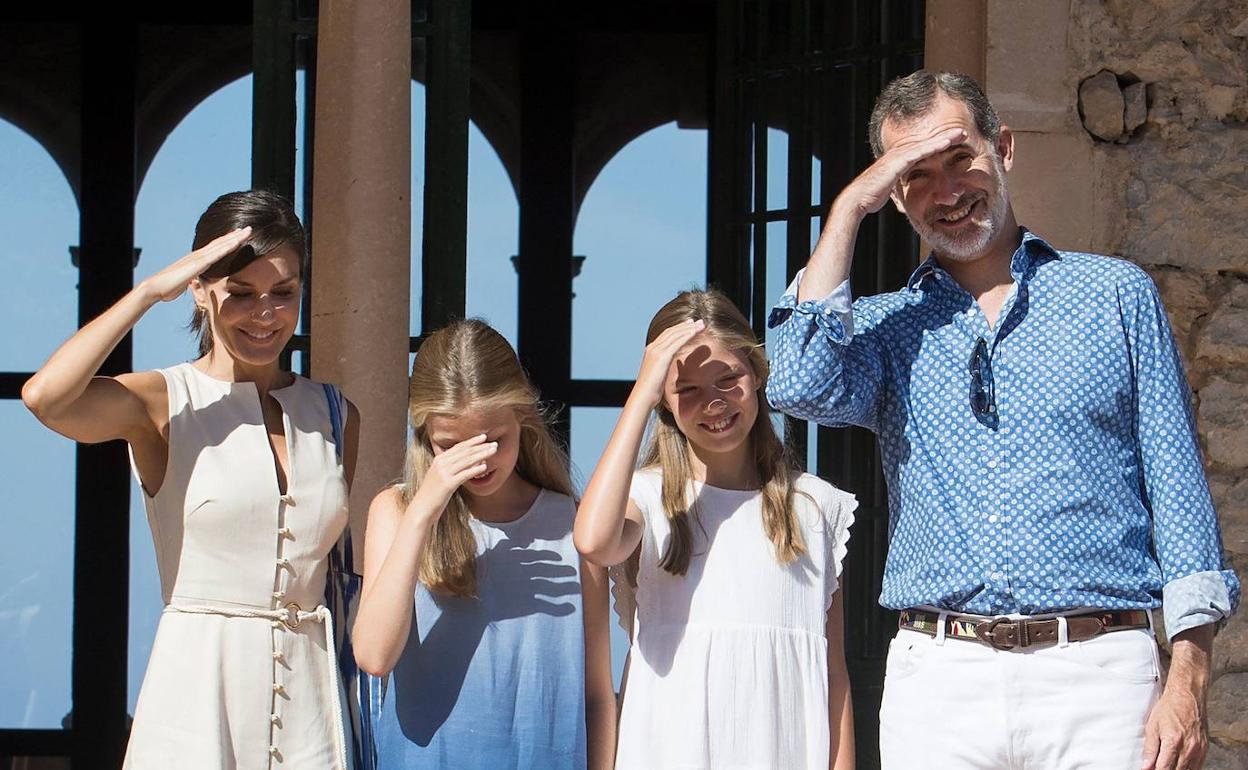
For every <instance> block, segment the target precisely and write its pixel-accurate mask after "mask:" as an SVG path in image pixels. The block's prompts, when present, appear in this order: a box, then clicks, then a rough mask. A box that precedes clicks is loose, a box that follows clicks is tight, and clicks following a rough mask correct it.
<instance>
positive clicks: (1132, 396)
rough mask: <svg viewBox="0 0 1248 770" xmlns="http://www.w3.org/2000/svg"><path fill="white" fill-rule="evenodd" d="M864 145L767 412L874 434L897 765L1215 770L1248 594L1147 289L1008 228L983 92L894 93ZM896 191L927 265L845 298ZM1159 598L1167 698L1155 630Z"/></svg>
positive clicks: (788, 327) (777, 321)
mask: <svg viewBox="0 0 1248 770" xmlns="http://www.w3.org/2000/svg"><path fill="white" fill-rule="evenodd" d="M870 134H871V143H872V149H873V150H874V153H875V156H876V161H875V163H874V164H873V165H871V167H870V168H868V169H867V170H866V171H864V172H863V173H862V174H861V175H860V176H859V177H858V178H856V179H855V180H854V181H853V182H851V183H850V185H849V186H848V187H846V188H845V189H844V190H843V191H842V192H841V194H840V195H839V196H838V197H837V199H836V201H835V203H833V205H832V208H831V211H830V212H829V215H828V218H827V221H826V224H825V227H824V229H823V232H822V234H821V236H820V239H819V242H818V244H817V245H816V247H815V250H814V253H813V254H812V255H811V258H810V261H809V263H808V264H807V266H806V269H805V270H803V271H802V272H801V273H799V274H798V276H797V277H796V278H795V279H794V282H793V284H792V286H790V288H789V290H788V292H787V293H786V294H785V295H784V297H783V298H782V299H781V300H780V302H779V304H778V305H777V307H776V309H775V310H774V311H773V313H772V318H771V325H772V326H778V327H779V331H778V337H777V342H776V349H775V350H774V351H773V359H772V377H771V382H770V384H769V386H768V396H769V397H770V399H771V401H772V403H773V404H774V405H775V406H776V407H777V408H779V409H782V410H784V411H785V412H788V413H789V414H792V415H795V416H797V417H801V418H804V419H809V420H815V421H818V422H819V423H820V424H823V425H830V426H841V425H861V426H864V427H867V428H870V429H871V430H873V431H875V432H876V434H877V435H878V436H879V440H880V446H881V451H882V454H883V459H884V466H885V472H886V475H887V479H888V488H889V513H890V535H891V542H890V547H889V554H888V561H887V564H886V567H885V574H884V587H883V593H882V595H881V597H880V602H881V603H882V604H883V605H884V606H886V607H891V608H894V609H897V610H901V611H902V612H901V629H900V630H899V631H898V634H897V637H896V639H894V641H893V643H892V645H891V647H890V649H889V657H888V663H887V675H886V678H885V685H884V700H883V706H882V708H881V713H880V720H881V724H880V748H881V755H882V759H883V763H884V766H885V767H886V768H901V767H910V766H912V765H913V763H915V762H916V761H917V762H920V763H922V764H923V765H925V766H931V767H939V768H942V769H944V768H971V767H973V768H1046V769H1048V768H1053V769H1055V770H1056V769H1058V768H1069V767H1096V768H1130V769H1131V770H1134V769H1135V768H1139V767H1147V768H1154V767H1156V768H1161V769H1162V770H1177V769H1178V768H1183V769H1185V770H1190V769H1191V768H1197V767H1199V766H1200V764H1201V763H1202V761H1203V757H1204V753H1205V748H1206V735H1205V695H1206V690H1207V687H1208V681H1209V656H1210V647H1211V644H1212V639H1213V633H1214V628H1215V625H1216V624H1218V623H1220V622H1221V621H1223V620H1224V619H1225V618H1226V617H1228V616H1229V615H1230V614H1231V613H1232V612H1233V611H1234V610H1235V607H1236V605H1237V604H1238V599H1239V582H1238V580H1237V579H1236V577H1235V575H1234V573H1233V572H1231V571H1229V570H1224V569H1222V561H1221V542H1220V535H1219V532H1218V525H1217V518H1216V516H1215V514H1214V511H1213V507H1212V503H1211V501H1210V497H1209V490H1208V485H1207V483H1206V481H1205V477H1204V472H1203V466H1202V464H1201V459H1200V452H1199V448H1198V446H1197V443H1196V438H1195V431H1194V425H1193V421H1192V416H1191V410H1190V405H1189V398H1188V390H1187V383H1186V380H1185V378H1184V375H1183V371H1182V366H1181V363H1180V361H1179V357H1178V353H1177V351H1176V349H1175V345H1174V341H1173V338H1172V336H1171V333H1170V327H1169V323H1168V321H1167V319H1166V316H1165V313H1164V310H1163V308H1162V305H1161V302H1160V300H1159V299H1158V297H1157V292H1156V289H1155V287H1154V286H1153V283H1152V281H1151V280H1150V279H1149V278H1148V276H1147V275H1146V274H1145V273H1144V272H1143V271H1142V270H1140V269H1139V268H1137V267H1135V266H1133V265H1131V264H1130V263H1127V262H1125V261H1122V260H1117V259H1111V258H1109V257H1101V256H1096V255H1091V254H1081V253H1073V252H1065V251H1058V250H1057V249H1055V248H1053V247H1052V246H1050V245H1049V244H1048V243H1047V242H1046V241H1044V240H1043V239H1041V238H1040V237H1038V236H1036V235H1034V234H1032V233H1030V232H1028V231H1027V230H1025V229H1023V228H1020V227H1019V226H1018V224H1017V222H1016V221H1015V218H1014V211H1013V209H1012V207H1011V206H1010V200H1009V196H1008V194H1007V191H1006V179H1005V175H1006V172H1007V171H1009V170H1010V168H1011V166H1012V165H1013V163H1014V141H1013V136H1012V135H1011V133H1010V130H1009V128H1007V127H1005V126H1002V125H1000V123H999V121H998V119H997V116H996V113H995V112H994V111H993V109H992V106H991V105H990V104H989V103H988V100H987V98H986V97H985V96H984V94H983V92H982V91H981V90H980V88H979V86H978V85H977V84H976V83H975V81H974V80H972V79H970V78H968V77H966V76H964V75H957V74H951V73H934V72H927V71H920V72H916V73H914V74H913V75H910V76H907V77H904V78H899V79H898V80H895V81H893V82H892V83H890V84H889V85H888V87H887V88H886V89H885V90H884V92H883V93H882V94H881V95H880V97H879V100H878V101H877V103H876V106H875V110H874V112H873V114H872V117H871V126H870ZM890 198H891V199H892V201H893V203H894V204H895V205H896V206H897V208H898V209H899V210H900V211H902V212H903V213H904V214H905V215H906V216H907V218H908V219H909V220H910V223H911V225H912V226H913V227H914V229H915V231H916V232H917V233H918V234H919V235H920V236H921V237H922V238H923V240H924V241H926V242H927V243H929V244H931V246H932V248H933V252H932V255H931V256H929V257H928V258H927V260H926V261H925V262H923V264H922V265H920V266H919V268H918V269H917V270H916V271H915V272H914V274H913V276H912V277H911V278H910V280H909V282H908V283H907V285H906V287H905V288H904V289H902V290H900V291H897V292H893V293H891V294H884V295H879V296H875V297H867V298H864V299H858V300H857V301H852V304H851V297H850V290H849V285H848V277H849V274H850V262H851V257H852V253H853V246H854V241H855V239H856V237H857V233H858V228H859V226H860V224H861V222H862V220H863V218H864V217H865V216H866V215H868V214H870V213H874V212H876V211H879V210H880V209H881V208H882V207H883V206H884V205H885V204H886V203H887V201H888V200H889V199H890ZM1163 605H1164V617H1165V626H1166V630H1167V633H1168V634H1169V636H1170V638H1171V640H1172V643H1173V657H1172V661H1171V665H1170V670H1169V675H1168V680H1167V682H1166V685H1165V688H1164V691H1162V689H1161V686H1160V684H1159V683H1158V680H1159V670H1158V662H1157V649H1156V644H1155V642H1154V638H1153V635H1152V634H1153V632H1152V629H1151V622H1150V621H1151V615H1150V613H1149V612H1148V610H1149V609H1152V608H1154V607H1157V606H1163Z"/></svg>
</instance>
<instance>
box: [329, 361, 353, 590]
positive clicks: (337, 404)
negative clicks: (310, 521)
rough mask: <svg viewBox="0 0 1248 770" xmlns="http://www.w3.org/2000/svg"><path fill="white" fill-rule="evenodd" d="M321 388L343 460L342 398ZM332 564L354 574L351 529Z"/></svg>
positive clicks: (334, 553) (332, 555)
mask: <svg viewBox="0 0 1248 770" xmlns="http://www.w3.org/2000/svg"><path fill="white" fill-rule="evenodd" d="M321 387H322V388H324V389H325V400H326V401H328V402H329V425H330V430H331V431H332V432H333V437H334V451H335V452H336V453H337V454H338V459H339V460H341V459H342V447H343V442H344V441H345V439H344V437H343V432H344V431H343V423H344V422H345V420H344V419H343V416H342V397H341V396H339V395H338V389H337V388H335V387H334V386H333V385H330V384H329V383H327V382H326V383H322V384H321ZM330 562H331V564H332V566H333V567H334V569H337V570H339V571H341V572H348V573H354V572H355V564H354V562H355V559H354V556H353V554H352V547H351V527H349V526H348V527H347V529H346V531H345V532H343V535H342V543H341V547H339V548H334V549H333V550H332V551H331V552H330Z"/></svg>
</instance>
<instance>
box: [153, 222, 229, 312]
mask: <svg viewBox="0 0 1248 770" xmlns="http://www.w3.org/2000/svg"><path fill="white" fill-rule="evenodd" d="M250 235H251V228H250V227H244V228H241V229H239V230H234V231H232V232H228V233H226V234H225V235H222V236H220V237H218V238H215V239H213V240H211V241H209V242H208V243H206V244H205V245H204V246H203V247H201V248H198V249H195V250H194V251H192V252H191V253H190V254H187V255H186V256H184V257H182V258H181V259H179V260H178V261H177V262H174V263H173V264H172V265H170V266H169V267H166V268H165V269H164V270H161V271H160V272H158V273H155V274H154V275H152V276H149V277H148V278H147V279H145V280H144V281H143V283H144V284H145V285H146V287H147V290H148V292H149V293H150V294H149V296H154V297H157V298H159V299H160V301H162V302H171V301H173V300H175V299H177V298H178V297H181V296H182V292H184V291H186V287H187V286H189V285H190V284H191V281H192V280H194V279H195V278H198V277H199V276H201V275H203V273H204V271H205V270H207V269H208V268H210V267H212V266H213V265H215V264H216V263H217V262H220V261H221V260H222V259H224V258H225V257H226V256H227V255H229V254H233V253H234V252H235V251H237V250H238V248H239V247H240V246H242V245H243V243H245V242H246V241H247V238H248V237H249V236H250Z"/></svg>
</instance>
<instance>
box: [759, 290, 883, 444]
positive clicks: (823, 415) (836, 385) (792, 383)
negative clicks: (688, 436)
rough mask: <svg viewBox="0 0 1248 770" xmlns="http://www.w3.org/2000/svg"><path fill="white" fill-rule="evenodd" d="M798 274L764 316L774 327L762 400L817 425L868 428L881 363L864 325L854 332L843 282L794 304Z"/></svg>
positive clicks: (877, 394) (880, 378)
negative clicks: (772, 343)
mask: <svg viewBox="0 0 1248 770" xmlns="http://www.w3.org/2000/svg"><path fill="white" fill-rule="evenodd" d="M805 272H806V271H805V270H802V271H800V272H798V274H797V276H796V277H795V278H794V279H793V283H791V284H789V287H788V289H786V290H785V293H784V296H782V297H781V298H780V301H779V302H777V303H776V305H775V307H774V308H772V311H771V314H770V316H769V318H768V320H767V325H768V327H769V328H772V329H775V330H776V341H775V349H774V350H772V351H770V359H771V376H770V378H769V379H768V382H767V398H768V400H769V401H770V402H771V404H772V406H773V407H775V408H776V409H778V410H780V411H782V412H785V413H786V414H790V415H793V416H794V417H798V418H801V419H804V420H814V421H816V422H818V423H819V424H820V425H827V426H842V425H861V426H863V427H866V428H874V427H875V424H876V416H877V412H878V401H879V399H880V394H881V392H882V387H881V383H882V381H883V362H882V360H881V354H880V350H879V344H878V340H877V339H876V337H875V335H874V334H872V333H870V329H861V328H860V330H859V332H858V333H855V321H856V319H855V310H854V303H853V296H852V293H851V291H850V286H849V281H848V280H846V281H844V282H843V283H841V284H840V285H839V286H837V287H836V288H835V289H833V290H832V291H831V293H829V294H828V295H827V296H826V297H823V298H822V299H816V300H806V301H804V302H798V300H797V290H798V287H799V286H800V285H801V280H802V276H803V275H804V274H805Z"/></svg>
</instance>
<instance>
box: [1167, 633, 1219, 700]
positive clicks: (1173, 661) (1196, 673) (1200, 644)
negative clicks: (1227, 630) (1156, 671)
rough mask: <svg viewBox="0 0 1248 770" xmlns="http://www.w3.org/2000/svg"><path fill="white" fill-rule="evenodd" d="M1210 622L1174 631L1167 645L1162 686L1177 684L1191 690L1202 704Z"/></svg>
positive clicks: (1207, 676)
mask: <svg viewBox="0 0 1248 770" xmlns="http://www.w3.org/2000/svg"><path fill="white" fill-rule="evenodd" d="M1213 630H1214V629H1213V625H1212V624H1205V625H1201V626H1196V627H1195V628H1189V629H1187V630H1185V631H1181V632H1179V633H1178V634H1176V635H1175V637H1174V639H1173V640H1172V641H1171V645H1170V650H1171V653H1170V671H1169V673H1168V675H1167V676H1166V689H1167V690H1170V689H1171V688H1180V689H1182V690H1184V691H1186V692H1189V693H1191V694H1192V695H1194V696H1195V697H1196V698H1197V701H1198V702H1199V703H1200V704H1201V705H1202V706H1203V704H1204V702H1205V695H1206V693H1208V691H1209V682H1210V679H1211V672H1210V662H1211V658H1212V648H1213Z"/></svg>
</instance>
